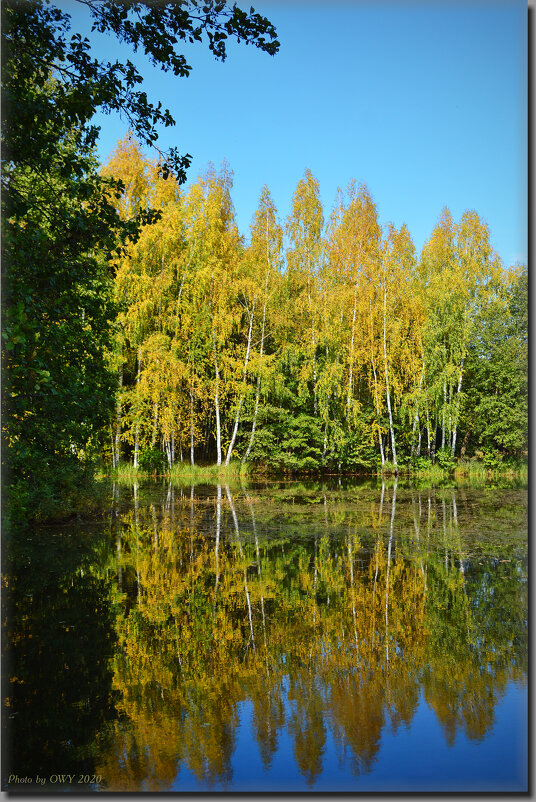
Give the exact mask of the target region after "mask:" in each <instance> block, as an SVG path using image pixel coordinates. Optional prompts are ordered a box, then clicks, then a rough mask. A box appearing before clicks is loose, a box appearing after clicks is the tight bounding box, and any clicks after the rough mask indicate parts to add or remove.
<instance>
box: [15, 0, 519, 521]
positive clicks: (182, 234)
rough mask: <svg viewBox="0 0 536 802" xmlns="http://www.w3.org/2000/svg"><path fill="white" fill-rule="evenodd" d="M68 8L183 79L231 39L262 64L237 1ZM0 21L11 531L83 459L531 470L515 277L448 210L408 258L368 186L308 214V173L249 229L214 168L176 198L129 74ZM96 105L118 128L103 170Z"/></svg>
mask: <svg viewBox="0 0 536 802" xmlns="http://www.w3.org/2000/svg"><path fill="white" fill-rule="evenodd" d="M85 5H86V6H87V8H88V10H89V12H90V14H91V16H92V20H93V28H94V29H96V30H98V31H100V32H108V33H111V34H112V35H114V36H115V37H116V38H117V39H118V40H119V41H121V42H125V43H127V44H129V45H131V46H132V48H133V49H134V50H136V49H138V48H141V47H143V48H144V49H145V52H146V53H147V54H148V55H149V56H150V57H151V59H152V61H153V63H154V64H156V65H157V66H159V67H161V69H162V70H164V71H172V72H173V74H174V75H175V76H177V77H181V78H182V77H187V76H188V75H189V71H190V67H189V65H188V64H187V62H186V60H185V58H184V57H183V56H182V55H181V54H180V53H178V52H177V45H178V44H179V43H180V42H181V41H186V40H188V41H190V42H193V43H197V42H204V43H205V45H206V46H207V47H208V49H209V50H210V51H211V53H212V54H213V55H214V56H215V57H216V58H217V59H219V60H224V59H225V56H226V50H225V47H226V40H227V39H236V40H237V41H239V42H240V41H242V42H245V43H246V44H248V43H250V44H253V45H254V47H256V48H257V49H260V50H261V51H264V52H265V53H268V54H269V55H275V54H276V53H277V50H278V48H279V42H278V41H277V39H276V32H275V29H274V27H273V26H272V25H271V23H270V22H269V21H268V20H267V19H265V18H264V17H262V16H260V15H259V14H257V13H255V12H254V10H253V9H251V11H250V13H249V14H248V13H246V12H243V11H241V10H240V9H239V8H238V7H236V6H232V7H227V6H226V5H225V4H224V3H216V4H210V5H208V6H206V7H203V8H204V10H203V14H201V12H200V9H199V8H198V6H197V4H196V3H195V2H192V3H190V4H186V6H187V8H186V6H185V8H183V4H162V5H161V6H159V5H154V6H153V4H147V5H146V4H144V3H138V2H131V3H125V4H115V3H111V2H103V3H97V2H94V1H93V0H88V1H87V2H86V3H85ZM185 9H186V10H185ZM133 13H136V14H138V16H139V19H140V20H141V22H140V24H134V23H133V22H132V14H133ZM2 15H3V16H2V42H3V56H2V58H3V90H2V91H3V106H2V129H3V149H2V162H3V169H2V210H3V211H2V226H3V229H2V231H3V235H2V249H3V250H2V253H3V258H2V320H3V322H2V349H3V351H2V354H3V377H2V379H3V380H2V413H3V414H2V438H3V449H2V470H3V483H2V484H3V493H4V505H3V508H4V510H8V511H9V512H8V515H9V516H10V517H11V518H12V519H13V520H15V521H18V522H22V521H26V520H28V519H29V518H31V517H32V516H36V515H42V516H45V517H46V515H48V514H51V513H52V512H53V511H54V510H55V509H57V508H58V507H63V508H64V509H67V507H68V503H67V501H66V499H68V498H70V497H71V496H73V494H74V495H76V494H77V493H78V492H79V490H80V488H81V486H82V483H83V480H84V479H85V478H91V476H92V475H93V473H94V471H95V467H96V466H98V465H99V464H100V465H101V466H102V465H103V466H105V468H106V470H108V469H111V470H117V469H120V468H121V466H125V465H130V466H131V468H132V470H134V471H138V472H140V471H146V472H150V473H154V472H156V473H162V472H172V471H174V470H178V469H179V468H180V466H188V465H190V467H191V466H194V465H196V466H197V465H210V464H215V465H217V466H223V467H225V466H226V465H227V466H229V465H230V464H231V461H233V464H235V465H236V464H239V465H243V466H244V470H249V471H252V470H253V471H264V472H266V471H269V472H287V473H300V472H316V473H319V472H332V473H333V472H336V473H374V472H379V471H383V472H393V473H397V472H398V471H402V470H414V471H415V470H416V471H419V470H427V469H429V468H430V466H439V468H440V469H441V470H447V471H450V470H452V468H453V466H455V465H456V464H457V463H458V462H459V461H460V460H462V461H463V460H470V459H472V460H475V459H476V460H479V461H480V463H481V464H482V465H484V466H485V467H486V468H491V469H497V468H501V467H503V466H506V467H507V468H508V469H511V468H514V467H516V466H518V465H519V464H520V463H522V462H524V461H525V460H526V456H527V418H528V407H527V270H526V267H525V266H523V265H515V266H505V265H503V264H502V263H501V260H500V259H499V257H498V256H497V254H496V253H494V251H493V249H492V246H491V233H490V231H489V230H488V227H487V225H486V223H485V221H484V220H482V219H481V218H480V217H479V215H478V214H477V212H475V211H472V210H468V211H466V212H465V213H464V214H463V215H462V216H461V217H460V219H459V220H455V219H453V217H452V215H451V214H450V212H449V211H448V209H446V208H445V209H444V210H443V212H441V215H440V217H439V219H438V222H437V225H436V227H435V229H434V230H433V231H432V232H431V233H430V238H429V239H428V241H427V242H426V243H425V245H424V247H423V249H422V252H421V253H420V254H418V253H417V252H416V249H415V246H414V244H413V242H412V238H411V234H410V232H409V230H408V228H407V227H406V226H405V225H402V226H401V227H400V228H399V229H397V228H396V227H395V226H394V225H392V224H391V223H388V222H387V223H386V222H384V221H380V220H379V218H378V212H377V209H376V207H375V203H374V199H373V195H372V194H371V192H370V191H369V189H368V188H367V186H366V185H365V184H364V183H356V182H353V181H352V182H350V184H349V185H348V187H347V189H346V190H345V191H339V193H338V194H337V197H336V198H335V201H334V205H333V208H332V209H331V210H326V209H324V208H323V207H322V203H321V201H320V191H319V185H318V182H317V180H316V179H315V177H314V175H313V173H312V172H311V171H310V170H308V169H307V170H305V172H304V174H303V178H302V179H301V180H300V181H299V182H298V185H297V187H296V190H295V193H294V197H293V198H292V203H291V209H290V214H289V215H288V217H287V218H286V220H282V219H280V217H279V213H278V210H277V209H276V208H275V206H274V203H273V201H272V199H271V196H270V190H269V188H268V187H264V188H263V189H262V192H261V193H260V197H259V202H258V208H257V210H253V209H252V221H253V222H252V225H251V231H250V233H249V234H248V235H247V236H246V235H244V232H239V231H238V228H237V225H236V222H235V219H234V212H233V202H232V171H231V168H230V166H228V165H225V164H224V165H222V166H221V167H220V168H219V169H216V168H214V167H212V166H209V167H208V168H207V169H206V171H205V172H204V173H203V174H201V175H200V176H199V177H198V178H197V179H196V180H193V177H190V176H188V177H190V178H191V179H192V183H191V184H190V185H189V187H188V188H187V189H185V188H184V186H183V185H184V184H185V181H186V177H187V169H188V167H189V164H190V160H191V157H190V156H189V154H185V155H180V154H179V152H178V150H177V149H176V148H171V149H170V150H169V151H167V152H162V151H161V150H160V149H159V147H158V144H157V140H158V134H157V129H158V127H159V126H164V127H166V126H170V125H172V124H173V119H172V117H171V115H170V113H169V112H168V111H166V110H165V109H164V108H163V107H162V104H161V103H158V104H156V105H154V104H152V103H150V102H149V101H148V99H147V95H146V93H145V92H144V91H143V90H142V88H141V87H140V83H141V82H142V76H140V74H139V73H138V71H137V69H136V68H135V66H134V65H133V64H132V63H131V62H125V63H122V62H118V61H116V62H107V61H99V60H98V59H95V58H94V57H93V55H92V53H91V47H90V43H89V40H88V39H87V38H85V37H84V36H82V35H80V33H76V32H73V31H72V28H71V20H70V17H69V15H68V14H66V13H64V12H62V11H60V10H59V9H57V8H55V7H54V5H53V4H51V3H48V2H46V0H39V1H38V2H35V3H32V4H24V3H22V4H21V3H18V2H15V0H8V1H7V2H5V3H4V4H3V10H2ZM97 110H100V111H103V112H105V113H119V114H120V115H122V119H123V120H126V121H128V124H129V126H130V129H131V130H130V132H129V133H128V134H127V135H126V136H125V138H123V139H122V140H121V141H120V142H119V143H118V144H117V148H116V150H115V152H114V153H113V155H112V157H111V158H110V160H109V161H108V163H107V164H106V165H101V164H99V161H98V159H97V156H96V143H97V141H98V135H99V128H98V126H96V125H95V123H94V114H95V112H96V111H97ZM123 130H124V129H123ZM29 132H30V133H29ZM146 153H151V154H154V155H153V156H151V157H148V156H147V155H145V154H146ZM346 180H347V177H345V176H341V181H346ZM438 211H439V210H438Z"/></svg>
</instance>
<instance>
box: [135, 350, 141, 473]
mask: <svg viewBox="0 0 536 802" xmlns="http://www.w3.org/2000/svg"><path fill="white" fill-rule="evenodd" d="M140 380H141V348H138V373H137V375H136V405H137V406H139V386H140ZM139 453H140V411H139V408H138V409H136V431H135V434H134V469H136V468H137V467H138V457H139Z"/></svg>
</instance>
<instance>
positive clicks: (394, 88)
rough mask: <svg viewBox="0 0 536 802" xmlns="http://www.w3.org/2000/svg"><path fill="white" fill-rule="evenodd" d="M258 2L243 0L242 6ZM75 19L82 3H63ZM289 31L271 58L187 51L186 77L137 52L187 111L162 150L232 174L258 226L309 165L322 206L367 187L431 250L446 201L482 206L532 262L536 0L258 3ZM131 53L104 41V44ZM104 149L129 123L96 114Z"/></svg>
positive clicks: (508, 249)
mask: <svg viewBox="0 0 536 802" xmlns="http://www.w3.org/2000/svg"><path fill="white" fill-rule="evenodd" d="M250 4H251V3H250V2H246V3H242V4H241V3H240V2H239V5H242V7H244V8H248V9H249V6H250ZM60 5H61V6H62V8H64V10H67V11H73V12H74V15H75V17H76V21H77V24H79V25H82V27H83V26H84V25H85V31H84V32H86V33H88V34H89V26H88V25H87V22H86V23H84V11H83V9H81V8H80V6H79V4H78V3H76V2H74V0H63V2H62V3H61V4H60ZM254 7H255V10H256V11H258V12H260V13H262V14H264V15H265V16H267V17H268V18H269V19H270V20H271V21H272V22H273V23H274V25H275V26H276V28H277V32H278V37H279V40H280V42H281V48H280V52H279V54H278V55H276V56H275V57H271V56H268V55H266V54H265V53H262V52H260V51H258V50H257V49H256V48H254V47H251V46H245V45H244V44H242V45H235V44H233V45H232V46H230V48H229V55H228V58H227V61H226V62H225V63H223V64H222V63H220V62H217V61H216V60H215V59H214V58H213V56H212V55H211V54H210V52H209V51H208V48H206V47H202V46H200V45H196V46H187V47H186V48H185V50H184V52H185V54H186V56H187V58H188V60H189V62H190V64H191V66H192V68H193V69H192V73H191V75H190V77H189V78H175V77H173V76H172V75H167V74H165V73H162V72H160V71H158V70H156V69H155V68H153V67H151V66H150V64H149V63H148V62H147V60H146V59H145V58H144V57H142V56H136V57H135V58H134V59H133V60H134V61H135V63H136V64H137V65H138V67H139V68H140V70H141V71H142V72H143V74H144V75H145V76H146V83H145V87H144V88H145V89H146V91H147V94H148V96H149V98H150V99H152V100H155V101H156V100H158V99H160V100H162V102H163V105H164V106H167V107H168V108H169V109H170V111H171V113H172V115H173V116H174V117H175V119H176V121H177V125H176V127H175V128H174V129H163V130H162V135H161V139H160V145H161V146H163V147H168V146H172V145H173V146H177V147H178V148H179V150H180V152H184V153H186V152H189V153H191V154H192V155H193V157H194V158H193V161H192V166H191V168H190V172H189V176H190V177H191V179H192V180H193V179H195V177H196V175H197V174H198V173H199V172H200V171H202V170H203V169H204V168H205V167H206V165H207V164H208V162H209V161H212V162H213V163H214V164H215V165H216V166H218V165H219V164H220V163H221V161H222V160H223V159H226V160H227V162H228V163H229V165H230V167H231V169H232V170H233V171H234V190H233V200H234V204H235V209H236V216H237V222H238V226H239V229H240V231H241V233H242V234H244V235H245V236H246V237H248V236H249V224H250V222H251V219H252V215H253V213H254V211H255V209H256V208H257V204H258V199H259V196H260V192H261V188H262V186H263V185H264V184H267V185H268V187H269V189H270V191H271V193H272V197H273V199H274V202H275V204H276V206H277V209H278V212H279V216H280V218H281V220H282V221H284V219H285V218H286V217H287V215H288V214H289V212H290V207H291V200H292V195H293V193H294V190H295V188H296V184H297V182H298V180H299V179H300V178H301V177H302V175H303V173H304V170H305V168H307V167H308V168H310V169H311V171H312V172H313V175H314V176H315V177H316V178H318V180H319V182H320V190H321V196H322V201H323V204H324V214H325V216H326V218H327V217H328V216H329V213H330V211H331V209H332V205H333V202H334V199H335V194H336V190H337V187H339V186H340V187H341V188H345V187H346V185H347V184H348V182H349V181H350V179H352V178H355V179H356V180H357V181H358V182H364V183H366V184H367V185H368V188H369V190H370V192H371V194H372V196H373V198H374V200H375V202H376V205H377V208H378V213H379V217H380V221H381V222H384V223H386V222H388V221H393V222H394V224H395V225H396V226H400V225H401V224H402V223H403V222H405V223H406V224H407V226H408V228H409V230H410V232H411V234H412V237H413V240H414V242H415V245H416V247H417V251H418V252H419V251H420V249H421V247H422V245H423V243H424V241H425V240H426V239H427V238H428V237H429V236H430V234H431V231H432V229H433V227H434V225H435V224H436V222H437V220H438V218H439V215H440V213H441V209H442V208H443V206H445V205H446V206H448V207H449V208H450V210H451V212H452V214H453V216H454V218H455V219H456V220H458V219H459V217H460V216H461V214H462V213H463V212H464V210H465V209H475V210H476V211H477V212H478V213H479V214H480V216H481V217H482V218H484V220H485V221H486V222H487V223H488V225H489V227H490V232H491V239H492V245H493V247H494V248H495V249H496V250H497V251H498V253H499V255H500V256H501V257H502V259H503V261H504V262H505V264H506V265H510V264H513V263H514V262H515V261H518V260H519V261H523V262H526V260H527V169H528V168H527V4H526V2H523V1H522V0H480V1H479V2H461V1H460V2H456V0H450V2H445V1H443V2H435V1H434V0H422V1H421V2H416V1H414V2H402V0H400V1H397V0H394V1H393V2H390V3H387V2H383V0H375V2H372V0H368V2H357V1H354V2H351V0H348V1H347V2H339V3H337V2H328V0H316V2H315V1H314V0H312V2H305V0H287V2H284V1H283V0H259V1H258V2H256V3H255V4H254ZM128 52H130V51H128V50H127V49H126V48H119V47H118V46H117V43H116V42H115V40H113V39H112V38H110V37H101V40H100V41H99V42H98V43H97V53H98V54H99V55H104V54H106V55H108V57H116V56H118V57H122V56H125V55H126V54H127V53H128ZM98 122H99V123H100V124H101V125H102V134H101V139H100V146H99V155H100V157H101V158H102V159H103V160H105V159H106V158H107V156H108V155H109V153H110V152H111V150H112V149H113V147H114V145H115V142H116V141H117V139H118V138H120V137H121V136H123V135H124V133H125V130H126V129H125V126H124V124H123V123H122V121H121V120H120V119H118V118H116V117H111V116H110V117H104V116H99V119H98Z"/></svg>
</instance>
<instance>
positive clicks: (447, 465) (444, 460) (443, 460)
mask: <svg viewBox="0 0 536 802" xmlns="http://www.w3.org/2000/svg"><path fill="white" fill-rule="evenodd" d="M436 460H437V464H438V465H439V467H440V468H441V470H443V471H447V472H451V471H453V470H454V467H455V465H456V462H455V460H454V457H453V456H452V454H451V452H450V450H449V449H448V448H440V449H439V450H438V451H437V453H436Z"/></svg>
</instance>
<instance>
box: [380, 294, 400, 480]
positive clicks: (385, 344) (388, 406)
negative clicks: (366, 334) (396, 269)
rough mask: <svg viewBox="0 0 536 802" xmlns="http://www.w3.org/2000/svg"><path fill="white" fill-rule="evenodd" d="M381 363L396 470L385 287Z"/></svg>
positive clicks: (394, 460)
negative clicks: (383, 370) (382, 363)
mask: <svg viewBox="0 0 536 802" xmlns="http://www.w3.org/2000/svg"><path fill="white" fill-rule="evenodd" d="M383 362H384V366H385V396H386V400H387V412H388V414H389V431H390V433H391V449H392V452H393V464H394V466H395V469H397V468H398V463H397V461H396V443H395V430H394V428H393V413H392V411H391V394H390V392H389V371H388V367H387V287H385V286H384V288H383Z"/></svg>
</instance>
